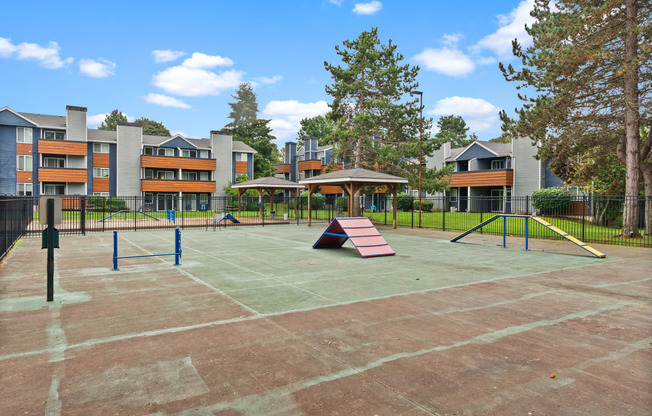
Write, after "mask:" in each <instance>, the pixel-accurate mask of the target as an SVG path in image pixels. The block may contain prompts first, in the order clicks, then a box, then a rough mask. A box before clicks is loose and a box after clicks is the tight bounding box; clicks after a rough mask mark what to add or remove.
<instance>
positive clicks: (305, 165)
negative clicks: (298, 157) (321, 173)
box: [299, 160, 321, 172]
mask: <svg viewBox="0 0 652 416" xmlns="http://www.w3.org/2000/svg"><path fill="white" fill-rule="evenodd" d="M304 170H321V160H302V161H301V162H299V172H303V171H304Z"/></svg>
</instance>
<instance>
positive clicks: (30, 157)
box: [16, 155, 34, 172]
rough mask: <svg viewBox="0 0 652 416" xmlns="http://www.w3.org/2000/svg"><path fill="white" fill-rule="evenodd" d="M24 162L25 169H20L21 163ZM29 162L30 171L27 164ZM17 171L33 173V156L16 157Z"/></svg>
mask: <svg viewBox="0 0 652 416" xmlns="http://www.w3.org/2000/svg"><path fill="white" fill-rule="evenodd" d="M21 159H22V160H23V163H22V164H23V168H22V169H21V168H20V165H21V163H20V161H21ZM27 161H29V169H27V168H26V167H27V164H28V162H27ZM16 170H17V171H18V172H33V171H34V158H32V156H31V155H16Z"/></svg>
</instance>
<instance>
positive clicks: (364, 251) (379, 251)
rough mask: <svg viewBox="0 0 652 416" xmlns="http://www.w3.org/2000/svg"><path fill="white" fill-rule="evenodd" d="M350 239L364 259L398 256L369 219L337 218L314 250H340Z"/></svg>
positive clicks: (315, 245) (314, 246) (314, 245)
mask: <svg viewBox="0 0 652 416" xmlns="http://www.w3.org/2000/svg"><path fill="white" fill-rule="evenodd" d="M349 238H350V239H351V243H353V246H354V247H355V248H356V250H358V253H360V255H361V256H362V257H364V258H367V257H379V256H393V255H395V254H396V253H395V252H394V250H392V248H391V247H390V246H389V244H387V241H385V239H384V238H383V236H381V235H380V233H379V232H378V230H377V229H376V227H374V225H373V224H372V223H371V221H370V220H369V218H367V217H349V218H335V219H334V220H333V221H332V222H331V223H330V225H329V226H328V228H326V231H324V233H323V234H322V235H321V237H319V239H318V240H317V242H316V243H315V244H313V246H312V248H340V247H342V245H343V244H344V243H345V242H346V240H347V239H349Z"/></svg>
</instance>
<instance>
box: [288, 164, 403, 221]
mask: <svg viewBox="0 0 652 416" xmlns="http://www.w3.org/2000/svg"><path fill="white" fill-rule="evenodd" d="M299 183H300V184H302V185H306V186H307V187H308V225H312V202H311V199H312V198H311V196H312V194H313V193H314V192H315V191H316V190H317V189H319V187H321V186H325V185H328V186H339V187H340V188H342V190H343V191H344V193H345V194H346V195H347V196H348V197H349V207H348V215H349V216H352V213H353V204H354V201H353V195H355V193H356V192H357V191H358V190H359V189H360V188H362V187H363V186H381V187H384V188H386V189H387V190H388V191H389V192H390V193H391V194H392V196H393V197H394V203H393V204H392V208H393V216H392V227H393V228H396V202H397V201H396V200H397V194H398V188H399V186H400V185H405V184H407V183H408V180H407V179H405V178H401V177H399V176H394V175H388V174H387V173H382V172H377V171H375V170H369V169H361V168H356V169H343V170H338V171H335V172H331V173H325V174H323V175H319V176H315V177H313V178H308V179H304V180H301V181H299Z"/></svg>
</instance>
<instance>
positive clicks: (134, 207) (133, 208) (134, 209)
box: [131, 195, 138, 231]
mask: <svg viewBox="0 0 652 416" xmlns="http://www.w3.org/2000/svg"><path fill="white" fill-rule="evenodd" d="M137 202H138V201H136V196H135V195H134V204H133V205H132V208H131V209H132V210H133V212H134V231H138V225H137V224H136V211H137V209H136V203H137Z"/></svg>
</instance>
